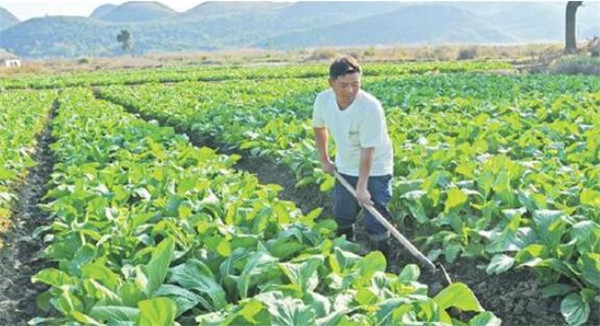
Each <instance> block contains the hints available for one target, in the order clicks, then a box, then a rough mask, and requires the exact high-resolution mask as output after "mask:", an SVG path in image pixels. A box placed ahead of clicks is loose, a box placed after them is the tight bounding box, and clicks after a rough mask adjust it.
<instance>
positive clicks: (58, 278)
mask: <svg viewBox="0 0 600 326" xmlns="http://www.w3.org/2000/svg"><path fill="white" fill-rule="evenodd" d="M31 282H32V283H37V282H42V283H46V284H48V285H52V286H55V287H57V288H58V287H61V286H63V285H70V284H74V281H73V279H72V278H71V277H70V276H69V275H67V274H66V273H65V272H63V271H60V270H58V269H56V268H46V269H43V270H41V271H39V272H38V273H37V274H35V275H34V276H32V277H31Z"/></svg>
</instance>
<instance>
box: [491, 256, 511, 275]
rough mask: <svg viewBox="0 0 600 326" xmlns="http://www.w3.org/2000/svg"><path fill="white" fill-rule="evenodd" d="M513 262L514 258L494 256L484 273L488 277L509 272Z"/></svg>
mask: <svg viewBox="0 0 600 326" xmlns="http://www.w3.org/2000/svg"><path fill="white" fill-rule="evenodd" d="M514 262H515V260H514V258H512V257H510V256H507V255H504V254H500V255H495V256H494V257H493V258H492V261H491V262H490V264H489V265H488V267H487V268H486V270H485V271H486V273H488V275H493V274H496V275H498V274H500V273H503V272H506V271H507V270H509V269H510V268H511V267H512V266H513V264H514Z"/></svg>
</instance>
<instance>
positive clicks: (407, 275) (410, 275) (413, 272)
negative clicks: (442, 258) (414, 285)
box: [398, 264, 421, 284]
mask: <svg viewBox="0 0 600 326" xmlns="http://www.w3.org/2000/svg"><path fill="white" fill-rule="evenodd" d="M420 275H421V271H420V270H419V266H417V265H415V264H408V265H406V266H404V268H403V269H402V271H401V272H400V275H398V279H399V280H400V282H402V283H404V284H408V283H410V282H416V281H417V280H418V279H419V276H420Z"/></svg>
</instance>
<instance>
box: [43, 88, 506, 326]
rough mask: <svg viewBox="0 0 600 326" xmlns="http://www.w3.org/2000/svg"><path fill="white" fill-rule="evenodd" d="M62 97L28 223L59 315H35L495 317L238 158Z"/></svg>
mask: <svg viewBox="0 0 600 326" xmlns="http://www.w3.org/2000/svg"><path fill="white" fill-rule="evenodd" d="M59 103H60V109H59V114H58V116H57V117H56V119H54V120H53V122H52V124H53V127H54V136H55V137H56V139H57V142H56V143H55V144H53V145H52V147H51V149H52V151H53V152H54V155H55V157H56V159H57V164H56V165H55V171H54V173H53V174H52V180H51V186H52V189H51V190H50V191H49V193H48V198H49V199H50V202H49V203H48V204H47V205H46V206H45V209H46V210H48V211H49V212H50V213H51V214H52V217H53V219H54V221H53V222H52V224H51V225H48V226H45V227H41V228H40V229H38V230H37V231H36V233H37V234H46V236H45V239H46V240H47V242H48V243H47V248H46V249H45V257H46V258H47V259H49V260H51V261H53V262H55V263H56V264H57V267H56V268H47V269H44V270H42V271H40V272H39V273H38V274H37V275H35V276H34V277H33V281H34V282H42V283H45V284H47V285H49V286H50V289H49V290H48V291H47V292H45V293H43V294H42V295H41V296H40V297H39V299H38V305H39V306H40V307H41V308H44V309H52V308H53V309H55V310H57V311H58V312H59V313H60V314H61V315H62V317H48V318H36V319H34V320H33V321H32V322H33V323H44V324H60V323H65V322H71V323H81V324H89V325H102V324H105V323H108V324H115V325H117V324H118V325H172V324H173V323H174V320H175V319H176V318H178V320H179V321H180V322H182V323H191V320H190V319H192V320H194V319H195V320H196V321H197V322H198V323H199V324H201V325H251V324H258V325H266V324H268V325H289V324H291V323H293V324H306V325H315V324H316V325H337V324H339V323H343V324H344V323H345V324H348V325H370V324H373V323H378V324H386V325H387V324H389V325H396V324H399V323H414V322H443V323H446V324H450V323H453V322H456V323H459V321H458V320H455V319H453V318H452V317H450V315H449V314H448V313H447V311H446V310H447V309H448V308H450V307H456V308H459V309H461V310H463V311H476V312H481V313H479V314H477V315H476V316H475V317H473V318H472V319H471V320H470V321H469V324H470V325H497V324H498V319H497V318H496V317H494V315H493V314H492V313H490V312H484V311H483V308H482V307H481V306H480V305H479V303H478V302H477V299H476V298H475V297H474V295H473V293H472V292H471V291H470V290H469V289H468V288H467V287H466V286H465V285H464V284H461V283H455V284H453V285H451V286H449V287H447V288H445V289H444V290H442V291H441V292H440V293H439V294H437V295H436V296H435V297H434V298H429V297H428V296H427V287H426V286H424V285H423V284H420V283H418V282H417V278H418V276H419V269H418V268H417V267H416V266H414V265H408V266H406V267H405V268H404V269H403V271H402V273H401V274H400V275H393V274H388V273H385V272H384V271H385V269H386V261H385V258H384V257H383V255H382V254H381V253H379V252H372V253H370V254H368V255H367V256H365V257H361V256H359V255H357V254H356V252H357V251H358V249H359V248H358V246H357V245H356V244H352V243H349V242H347V241H346V240H345V239H343V238H333V230H334V229H335V224H334V223H333V222H332V221H331V220H322V221H318V222H317V221H315V217H316V216H317V215H318V214H319V210H316V211H313V212H311V213H309V214H308V215H303V214H302V213H301V212H300V210H299V209H297V208H296V207H295V205H294V204H293V203H291V202H287V201H282V200H279V199H278V198H277V193H278V191H279V190H280V188H279V187H278V186H275V185H260V184H258V181H257V179H256V177H255V176H253V175H250V174H247V173H240V172H237V171H235V170H233V169H232V168H231V166H232V164H233V163H234V162H235V161H236V160H237V157H235V156H230V157H227V156H222V155H217V154H215V152H214V151H213V150H212V149H209V148H206V147H204V148H195V147H193V146H191V145H190V144H189V142H188V141H187V139H186V138H185V137H183V136H181V135H177V134H175V133H174V131H173V129H172V128H165V127H159V126H157V125H156V124H154V123H148V122H144V121H142V120H139V119H137V118H135V117H134V116H132V115H130V114H128V113H125V112H124V111H123V110H122V108H121V107H119V106H116V105H114V104H110V103H108V102H104V101H98V100H95V99H94V98H93V96H92V94H91V92H89V91H87V90H80V89H72V90H66V91H64V92H63V93H62V94H61V96H60V98H59Z"/></svg>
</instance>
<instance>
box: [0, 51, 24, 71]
mask: <svg viewBox="0 0 600 326" xmlns="http://www.w3.org/2000/svg"><path fill="white" fill-rule="evenodd" d="M20 66H21V59H20V58H19V57H18V56H16V55H14V54H12V53H10V52H7V51H4V50H0V67H20Z"/></svg>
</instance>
